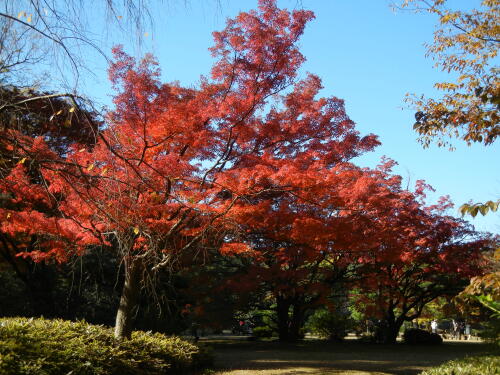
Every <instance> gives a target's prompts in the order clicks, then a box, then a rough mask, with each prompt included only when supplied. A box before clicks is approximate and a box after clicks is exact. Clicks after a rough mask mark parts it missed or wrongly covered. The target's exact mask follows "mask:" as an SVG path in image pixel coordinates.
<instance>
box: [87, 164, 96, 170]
mask: <svg viewBox="0 0 500 375" xmlns="http://www.w3.org/2000/svg"><path fill="white" fill-rule="evenodd" d="M94 167H95V165H94V163H92V164H90V165H89V166H88V168H87V171H91V170H92V169H94Z"/></svg>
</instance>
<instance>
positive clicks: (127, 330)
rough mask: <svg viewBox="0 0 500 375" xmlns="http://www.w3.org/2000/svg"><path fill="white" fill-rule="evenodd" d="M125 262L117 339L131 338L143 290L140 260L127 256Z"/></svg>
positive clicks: (116, 326) (116, 329)
mask: <svg viewBox="0 0 500 375" xmlns="http://www.w3.org/2000/svg"><path fill="white" fill-rule="evenodd" d="M124 264H125V281H124V283H123V290H122V295H121V297H120V305H119V306H118V311H117V313H116V321H115V337H116V338H117V339H130V337H131V335H132V329H133V317H134V312H135V309H136V307H137V303H138V300H139V295H140V291H141V272H142V268H141V263H140V261H138V260H134V259H129V258H126V259H125V261H124Z"/></svg>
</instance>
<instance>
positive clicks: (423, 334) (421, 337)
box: [403, 328, 443, 345]
mask: <svg viewBox="0 0 500 375" xmlns="http://www.w3.org/2000/svg"><path fill="white" fill-rule="evenodd" d="M403 341H404V342H405V343H406V344H423V345H437V344H442V343H443V339H442V338H441V336H439V335H438V334H437V333H431V332H428V331H425V330H423V329H417V328H411V329H408V330H406V331H405V333H404V334H403Z"/></svg>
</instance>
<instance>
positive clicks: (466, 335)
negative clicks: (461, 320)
mask: <svg viewBox="0 0 500 375" xmlns="http://www.w3.org/2000/svg"><path fill="white" fill-rule="evenodd" d="M470 338H471V334H470V324H469V323H465V339H466V340H470Z"/></svg>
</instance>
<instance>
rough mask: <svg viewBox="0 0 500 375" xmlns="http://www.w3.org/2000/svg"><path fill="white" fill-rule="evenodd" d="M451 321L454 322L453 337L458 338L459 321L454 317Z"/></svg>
mask: <svg viewBox="0 0 500 375" xmlns="http://www.w3.org/2000/svg"><path fill="white" fill-rule="evenodd" d="M451 323H452V324H453V333H452V334H453V338H454V339H456V338H458V333H459V330H458V322H457V321H456V320H455V319H452V321H451Z"/></svg>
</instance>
